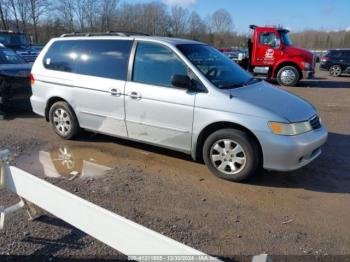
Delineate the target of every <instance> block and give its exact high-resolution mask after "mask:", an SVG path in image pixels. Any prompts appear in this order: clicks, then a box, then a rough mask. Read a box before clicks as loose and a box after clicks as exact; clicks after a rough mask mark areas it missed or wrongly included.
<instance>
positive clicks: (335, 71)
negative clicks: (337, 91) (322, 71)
mask: <svg viewBox="0 0 350 262" xmlns="http://www.w3.org/2000/svg"><path fill="white" fill-rule="evenodd" d="M341 73H342V69H341V66H340V65H333V66H331V67H330V68H329V74H330V75H331V76H334V77H338V76H340V75H341Z"/></svg>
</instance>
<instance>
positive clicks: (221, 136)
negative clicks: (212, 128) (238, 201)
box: [203, 129, 259, 182]
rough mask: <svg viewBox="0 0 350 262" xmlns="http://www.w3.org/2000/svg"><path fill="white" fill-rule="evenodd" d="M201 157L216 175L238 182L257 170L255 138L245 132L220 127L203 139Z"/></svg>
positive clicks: (257, 157) (257, 160)
mask: <svg viewBox="0 0 350 262" xmlns="http://www.w3.org/2000/svg"><path fill="white" fill-rule="evenodd" d="M203 159H204V162H205V163H206V165H207V166H208V168H209V170H210V171H211V172H212V173H213V174H214V175H216V176H217V177H220V178H223V179H227V180H231V181H236V182H239V181H242V180H245V179H247V178H248V177H250V176H252V175H253V174H254V172H255V171H256V170H257V168H258V165H259V150H258V146H257V144H256V142H255V140H254V139H252V138H251V137H250V136H249V135H248V134H246V133H245V132H243V131H240V130H236V129H222V130H219V131H216V132H214V133H213V134H211V135H210V136H209V137H208V138H207V140H206V141H205V143H204V146H203Z"/></svg>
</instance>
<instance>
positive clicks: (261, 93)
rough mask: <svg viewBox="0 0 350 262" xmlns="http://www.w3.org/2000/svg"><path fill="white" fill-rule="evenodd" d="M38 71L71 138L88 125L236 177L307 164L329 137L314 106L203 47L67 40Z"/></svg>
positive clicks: (44, 55) (37, 83)
mask: <svg viewBox="0 0 350 262" xmlns="http://www.w3.org/2000/svg"><path fill="white" fill-rule="evenodd" d="M31 74H32V75H31V79H32V90H33V96H32V97H31V104H32V107H33V110H34V112H35V113H37V114H38V115H41V116H43V117H45V118H46V120H47V121H50V122H51V125H52V127H53V130H54V131H55V132H56V133H57V135H58V136H60V137H62V138H63V139H73V138H74V137H76V136H77V135H78V134H79V130H80V129H87V130H93V131H94V132H99V133H103V134H108V135H112V136H117V137H122V138H126V139H130V140H135V141H140V142H144V143H149V144H153V145H157V146H161V147H165V148H170V149H173V150H177V151H181V152H184V153H187V154H191V155H192V157H193V158H194V159H197V160H200V159H204V162H205V163H206V165H207V166H208V168H209V169H210V171H211V172H212V173H213V174H215V175H216V176H218V177H220V178H224V179H228V180H232V181H241V180H244V179H247V178H248V177H250V176H251V175H253V174H254V173H255V171H256V170H257V169H258V167H260V166H263V167H264V168H266V169H269V170H281V171H282V170H283V171H288V170H294V169H298V168H301V167H302V166H305V165H307V164H309V163H310V162H311V161H313V160H314V159H315V158H317V157H318V156H319V155H320V154H321V147H322V145H323V144H324V143H325V142H326V139H327V131H326V129H325V128H324V126H323V125H322V123H321V122H320V118H319V116H318V113H317V111H316V109H315V108H314V107H313V106H312V105H311V104H309V103H308V102H306V101H305V100H304V99H301V98H299V97H297V96H295V95H293V94H291V93H289V92H286V91H284V90H282V89H280V88H277V87H275V86H273V85H271V84H269V83H267V82H264V81H261V80H259V79H256V78H254V77H252V75H251V74H249V73H248V72H246V71H244V70H243V69H242V68H241V67H240V66H238V65H237V64H236V63H234V62H233V61H232V60H230V59H229V58H228V57H227V56H225V55H224V54H222V53H221V52H219V51H218V50H217V49H216V48H213V47H211V46H208V45H206V44H203V43H200V42H196V41H191V40H186V39H176V38H162V37H152V36H140V35H133V34H125V33H106V34H96V33H95V34H94V33H91V34H88V35H86V34H82V35H81V36H79V35H78V34H71V35H64V36H62V37H61V38H56V39H52V40H51V41H50V42H49V43H48V44H47V45H46V46H45V48H44V49H43V51H42V52H41V53H40V55H39V56H38V58H37V60H36V61H35V63H34V66H33V70H32V73H31Z"/></svg>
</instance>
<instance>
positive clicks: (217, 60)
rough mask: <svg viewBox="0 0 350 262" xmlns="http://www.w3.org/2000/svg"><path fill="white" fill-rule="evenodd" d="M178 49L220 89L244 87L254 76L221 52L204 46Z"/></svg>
mask: <svg viewBox="0 0 350 262" xmlns="http://www.w3.org/2000/svg"><path fill="white" fill-rule="evenodd" d="M177 48H178V49H179V50H180V51H181V52H182V53H183V54H184V55H185V56H186V57H187V58H188V59H189V60H190V61H191V63H192V64H193V65H194V66H196V67H197V68H198V69H199V70H200V71H201V72H202V73H203V74H204V75H205V76H206V77H207V79H208V80H209V81H210V82H211V83H213V84H214V85H215V86H216V87H218V88H233V87H238V86H243V85H245V84H247V82H249V81H250V80H251V79H252V76H251V75H250V74H249V73H247V72H246V71H244V70H243V69H242V68H241V67H240V66H239V65H237V64H236V63H235V62H233V61H232V60H230V59H229V58H228V57H227V56H226V55H224V54H223V53H221V52H220V51H219V50H217V49H215V48H213V47H211V46H208V45H204V44H181V45H177Z"/></svg>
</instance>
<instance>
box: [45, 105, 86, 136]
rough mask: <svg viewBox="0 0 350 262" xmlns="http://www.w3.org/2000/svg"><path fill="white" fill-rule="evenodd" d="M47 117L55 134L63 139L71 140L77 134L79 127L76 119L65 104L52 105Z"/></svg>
mask: <svg viewBox="0 0 350 262" xmlns="http://www.w3.org/2000/svg"><path fill="white" fill-rule="evenodd" d="M49 116H50V122H51V125H52V127H53V129H54V130H55V132H56V134H57V135H59V136H60V137H62V138H63V139H66V140H71V139H73V138H74V137H76V136H77V134H78V133H79V130H80V127H79V123H78V120H77V117H76V116H75V113H74V112H73V110H72V109H71V108H70V106H69V105H68V104H67V103H66V102H63V101H60V102H56V103H54V104H53V105H52V107H51V108H50V112H49Z"/></svg>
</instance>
